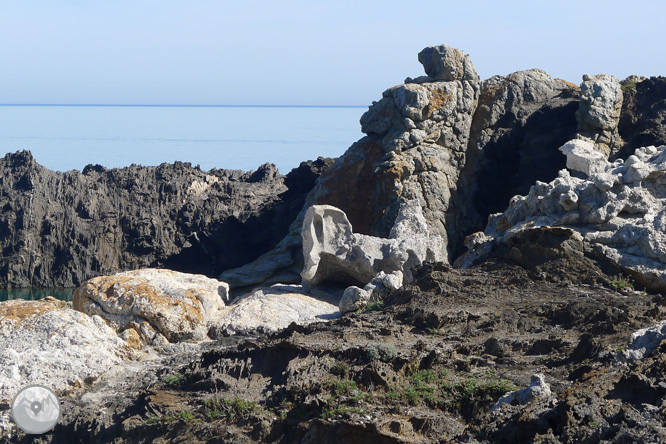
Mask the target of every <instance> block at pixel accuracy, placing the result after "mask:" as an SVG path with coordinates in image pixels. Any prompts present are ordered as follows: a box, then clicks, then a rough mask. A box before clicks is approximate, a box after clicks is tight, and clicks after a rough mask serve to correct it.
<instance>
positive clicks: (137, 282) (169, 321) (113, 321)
mask: <svg viewBox="0 0 666 444" xmlns="http://www.w3.org/2000/svg"><path fill="white" fill-rule="evenodd" d="M228 291H229V286H228V285H227V284H226V283H224V282H220V281H217V280H215V279H210V278H207V277H205V276H202V275H193V274H186V273H178V272H174V271H169V270H157V269H144V270H136V271H128V272H124V273H118V274H115V275H113V276H101V277H97V278H93V279H91V280H89V281H88V282H86V283H85V284H84V285H82V286H81V287H79V288H78V289H77V290H76V291H75V292H74V298H73V300H72V303H73V307H74V309H75V310H78V311H81V312H83V313H86V314H88V315H91V316H93V315H98V316H101V317H102V318H104V319H105V320H106V321H107V322H109V324H110V325H112V326H113V327H114V328H117V329H123V330H128V329H133V330H135V331H136V332H137V333H138V335H139V336H140V338H141V340H142V341H143V342H145V343H147V344H155V345H165V344H167V343H168V342H178V341H183V340H201V339H205V338H206V337H207V334H208V325H209V324H210V322H211V321H212V319H215V318H218V317H219V316H220V314H221V313H220V312H221V310H222V309H223V308H224V307H225V303H226V302H228V300H229V293H228Z"/></svg>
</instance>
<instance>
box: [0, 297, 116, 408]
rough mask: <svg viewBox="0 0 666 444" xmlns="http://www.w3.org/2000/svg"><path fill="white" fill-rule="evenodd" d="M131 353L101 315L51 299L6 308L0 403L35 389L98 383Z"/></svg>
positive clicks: (0, 317) (1, 315) (2, 312)
mask: <svg viewBox="0 0 666 444" xmlns="http://www.w3.org/2000/svg"><path fill="white" fill-rule="evenodd" d="M128 352H129V350H128V347H127V345H126V344H125V342H123V340H121V339H120V338H119V337H118V335H116V332H115V331H114V330H113V329H112V328H111V327H109V326H108V325H107V324H106V322H104V320H103V319H102V318H100V317H99V316H92V317H91V316H88V315H86V314H84V313H80V312H78V311H75V310H72V309H70V308H68V307H67V306H66V303H65V302H63V301H58V300H56V299H55V298H52V297H49V298H45V299H42V300H39V301H25V300H21V299H17V300H11V301H5V302H2V303H0V364H1V365H0V400H2V402H7V401H10V400H11V399H12V398H13V397H14V396H15V395H16V393H18V391H19V390H20V389H21V388H22V387H24V386H26V385H30V384H43V385H46V386H48V387H50V388H51V389H53V390H56V391H62V390H68V389H71V388H75V387H80V386H81V385H83V383H84V382H85V380H86V379H87V378H91V379H96V378H97V377H99V376H100V375H101V374H103V373H104V372H106V371H107V370H109V369H110V368H111V367H113V366H114V365H117V364H120V363H121V362H122V360H123V358H124V357H126V356H127V353H128Z"/></svg>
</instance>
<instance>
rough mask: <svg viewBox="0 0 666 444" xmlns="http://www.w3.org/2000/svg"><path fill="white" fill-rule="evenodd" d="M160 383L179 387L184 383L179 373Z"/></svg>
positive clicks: (182, 376)
mask: <svg viewBox="0 0 666 444" xmlns="http://www.w3.org/2000/svg"><path fill="white" fill-rule="evenodd" d="M162 381H163V382H164V383H165V384H166V385H168V386H171V387H180V386H181V385H183V382H184V381H185V376H184V375H182V374H180V373H177V374H175V375H170V376H167V377H166V378H164V379H163V380H162Z"/></svg>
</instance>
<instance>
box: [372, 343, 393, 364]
mask: <svg viewBox="0 0 666 444" xmlns="http://www.w3.org/2000/svg"><path fill="white" fill-rule="evenodd" d="M365 355H366V357H367V358H368V360H369V361H382V362H391V361H393V360H394V359H395V358H396V357H397V356H398V350H397V349H396V348H395V346H393V345H391V344H369V345H367V346H366V347H365Z"/></svg>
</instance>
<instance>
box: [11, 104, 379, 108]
mask: <svg viewBox="0 0 666 444" xmlns="http://www.w3.org/2000/svg"><path fill="white" fill-rule="evenodd" d="M0 106H54V107H55V106H62V107H65V106H81V107H137V108H140V107H145V108H367V105H179V104H164V105H160V104H149V103H139V104H129V103H0Z"/></svg>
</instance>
